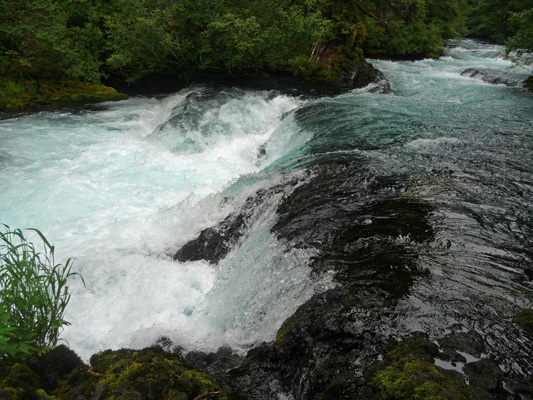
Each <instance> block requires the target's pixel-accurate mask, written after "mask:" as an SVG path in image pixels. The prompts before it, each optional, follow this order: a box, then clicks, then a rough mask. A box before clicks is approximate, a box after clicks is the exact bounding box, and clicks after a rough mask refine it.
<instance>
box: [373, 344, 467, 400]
mask: <svg viewBox="0 0 533 400" xmlns="http://www.w3.org/2000/svg"><path fill="white" fill-rule="evenodd" d="M424 342H427V341H425V340H424V339H420V338H417V339H411V340H408V341H405V342H402V343H400V344H399V345H398V346H397V347H396V348H395V349H394V350H392V351H391V352H389V353H388V354H387V356H386V359H385V364H384V366H383V368H381V369H380V370H378V371H377V372H376V374H375V375H374V376H373V378H372V380H371V384H372V385H373V386H374V387H375V388H377V389H378V390H379V391H380V393H381V397H382V398H383V399H387V400H388V399H391V400H392V399H395V400H402V399H405V400H408V399H409V400H418V399H420V400H421V399H431V400H446V399H449V400H451V399H454V400H462V399H465V400H466V399H470V398H472V396H471V395H470V393H469V389H468V387H467V386H466V384H465V383H464V382H462V381H461V380H460V379H459V378H457V377H456V376H454V375H453V374H452V373H451V372H449V371H446V370H444V369H442V368H439V367H437V366H436V365H434V364H433V362H432V361H430V359H429V358H428V355H427V354H426V353H425V352H424V351H423V349H422V346H424V345H425V344H424Z"/></svg>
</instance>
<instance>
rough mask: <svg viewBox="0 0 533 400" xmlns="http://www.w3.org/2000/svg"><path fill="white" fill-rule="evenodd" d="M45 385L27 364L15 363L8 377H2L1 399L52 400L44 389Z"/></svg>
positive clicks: (0, 379)
mask: <svg viewBox="0 0 533 400" xmlns="http://www.w3.org/2000/svg"><path fill="white" fill-rule="evenodd" d="M42 386H43V383H42V381H41V379H40V377H39V375H37V374H36V373H35V372H34V371H32V370H31V369H30V368H29V367H28V366H27V365H26V364H22V363H14V364H13V365H12V366H11V367H10V368H9V372H8V374H7V376H5V377H0V399H8V400H32V399H40V400H41V399H42V400H48V399H50V400H52V399H53V397H50V396H48V394H47V393H46V392H45V391H44V390H43V389H42Z"/></svg>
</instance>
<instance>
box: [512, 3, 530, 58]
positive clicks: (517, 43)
mask: <svg viewBox="0 0 533 400" xmlns="http://www.w3.org/2000/svg"><path fill="white" fill-rule="evenodd" d="M509 23H510V25H511V26H512V27H513V29H514V32H515V33H514V35H513V36H512V37H511V38H510V39H509V40H508V41H507V51H510V50H518V51H519V52H520V53H522V52H527V53H531V52H533V7H532V8H529V9H528V10H524V11H522V12H517V13H513V14H511V16H510V17H509ZM520 53H519V54H520Z"/></svg>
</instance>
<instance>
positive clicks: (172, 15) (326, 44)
mask: <svg viewBox="0 0 533 400" xmlns="http://www.w3.org/2000/svg"><path fill="white" fill-rule="evenodd" d="M531 26H533V8H532V7H531V5H530V4H529V3H528V2H527V1H525V0H512V1H503V0H478V1H476V0H450V1H446V2H442V1H438V0H398V1H389V0H292V1H289V2H286V1H279V0H253V1H244V0H238V1H229V0H201V1H192V0H182V1H167V0H129V1H126V0H118V1H113V2H109V1H105V0H38V1H34V0H18V1H4V2H2V3H1V4H0V91H1V94H0V111H34V110H40V109H45V110H46V109H53V108H54V107H63V106H70V105H75V104H84V103H88V102H98V101H106V100H120V99H124V98H126V95H125V94H124V93H119V92H116V91H115V89H119V91H122V92H130V93H139V92H142V89H141V88H142V87H145V88H146V87H148V86H149V84H150V83H151V82H155V81H158V80H161V77H164V80H165V81H166V82H167V83H168V82H171V83H170V84H169V85H168V87H166V89H167V91H168V89H170V88H176V87H185V86H187V85H189V84H191V83H192V82H203V81H208V82H209V81H213V80H215V81H219V82H220V81H224V80H226V79H230V80H233V81H234V82H235V81H238V80H239V79H240V78H245V77H247V76H250V75H251V76H276V75H279V74H282V75H288V76H290V77H292V78H293V80H294V81H295V82H302V81H304V82H312V84H316V85H317V86H319V87H325V86H326V85H330V87H332V88H335V90H339V86H341V87H342V88H343V89H344V90H346V89H350V88H352V87H350V85H351V82H342V80H343V76H345V75H346V71H347V70H348V69H353V68H354V67H355V66H357V65H358V64H359V63H361V62H363V61H364V59H365V57H374V58H376V57H387V58H393V59H420V58H424V57H433V58H437V57H439V55H440V54H441V53H442V50H443V43H444V40H446V39H451V38H460V37H465V36H467V35H471V36H474V37H478V38H483V39H488V40H491V41H495V42H497V43H502V44H507V45H508V49H509V50H511V49H524V50H525V51H531V49H533V33H532V32H531V31H532V28H531ZM307 86H309V85H307ZM113 88H115V89H113ZM162 89H165V87H162Z"/></svg>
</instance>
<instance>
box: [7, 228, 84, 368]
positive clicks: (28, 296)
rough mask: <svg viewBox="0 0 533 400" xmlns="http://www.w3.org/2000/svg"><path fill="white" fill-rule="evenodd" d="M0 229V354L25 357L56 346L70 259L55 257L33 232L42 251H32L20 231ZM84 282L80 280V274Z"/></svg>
mask: <svg viewBox="0 0 533 400" xmlns="http://www.w3.org/2000/svg"><path fill="white" fill-rule="evenodd" d="M4 227H5V228H6V229H7V230H6V231H5V232H0V358H3V357H6V356H9V357H13V358H17V359H24V358H27V357H28V356H31V355H32V354H34V353H37V354H42V353H44V352H46V351H48V350H50V349H51V348H52V347H54V346H55V345H56V344H57V341H58V338H59V335H60V333H61V330H62V327H64V326H66V325H69V323H68V322H67V321H65V320H64V314H65V309H66V306H67V304H68V302H69V300H70V293H69V291H68V286H67V280H68V278H70V277H71V276H73V275H78V274H77V273H75V272H71V267H72V262H73V260H72V259H70V258H69V259H68V260H67V262H66V263H65V264H64V265H62V264H56V263H55V260H54V246H52V245H50V243H49V242H48V240H46V238H45V237H44V235H43V234H42V233H41V232H40V231H38V230H36V229H31V230H32V231H34V232H36V233H37V234H38V235H39V237H40V238H41V240H42V242H43V246H44V253H39V252H37V251H36V249H35V247H34V245H33V243H31V242H28V241H27V240H26V238H25V237H24V234H23V233H22V231H21V230H20V229H15V230H11V229H10V228H9V227H8V226H7V225H4ZM82 280H83V278H82Z"/></svg>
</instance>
